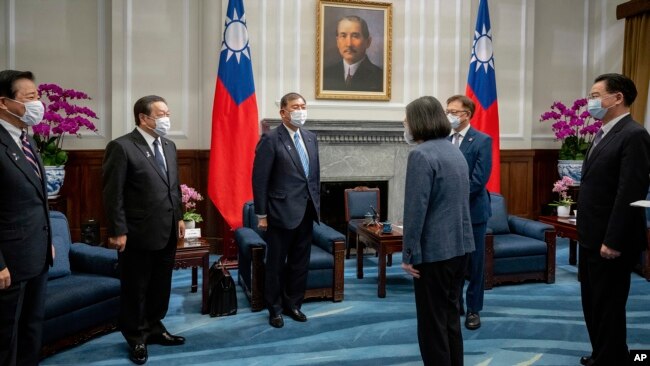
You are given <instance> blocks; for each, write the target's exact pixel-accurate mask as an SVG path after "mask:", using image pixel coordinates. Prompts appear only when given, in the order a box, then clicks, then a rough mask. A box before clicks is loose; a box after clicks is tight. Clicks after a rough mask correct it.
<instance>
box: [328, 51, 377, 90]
mask: <svg viewBox="0 0 650 366" xmlns="http://www.w3.org/2000/svg"><path fill="white" fill-rule="evenodd" d="M345 79H346V78H345V69H344V67H343V61H339V62H337V63H335V64H332V65H328V66H327V67H325V69H324V70H323V90H343V91H367V92H381V91H383V90H384V72H383V70H382V69H381V68H380V67H379V66H377V65H375V64H373V63H372V62H370V60H369V59H368V57H366V58H364V59H363V61H361V64H360V65H359V68H358V69H357V71H356V72H355V73H354V75H352V78H351V80H350V84H349V85H347V84H346V83H345Z"/></svg>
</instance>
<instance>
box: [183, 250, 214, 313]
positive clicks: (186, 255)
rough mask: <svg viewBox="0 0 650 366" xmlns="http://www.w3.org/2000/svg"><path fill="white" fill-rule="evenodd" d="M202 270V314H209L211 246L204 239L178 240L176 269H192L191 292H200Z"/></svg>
mask: <svg viewBox="0 0 650 366" xmlns="http://www.w3.org/2000/svg"><path fill="white" fill-rule="evenodd" d="M199 267H200V268H201V273H202V278H201V314H207V313H208V296H209V289H208V278H209V275H208V274H209V270H210V245H209V244H208V242H207V240H205V239H203V238H198V239H187V240H185V239H178V243H177V244H176V257H175V258H174V269H185V268H191V269H192V286H191V290H190V291H191V292H197V290H198V268H199Z"/></svg>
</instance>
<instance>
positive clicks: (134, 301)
mask: <svg viewBox="0 0 650 366" xmlns="http://www.w3.org/2000/svg"><path fill="white" fill-rule="evenodd" d="M175 228H176V225H172V233H171V234H170V236H169V241H168V243H167V245H166V246H165V247H164V248H163V249H160V250H141V249H133V248H132V247H131V248H130V247H129V241H128V238H127V242H126V249H125V250H124V251H123V252H122V253H119V255H118V260H119V265H120V283H121V293H120V315H119V319H118V322H119V326H120V330H121V332H122V335H123V336H124V338H125V339H126V341H127V342H128V343H129V345H131V346H134V345H136V344H139V343H146V342H147V338H149V336H151V335H158V334H161V333H163V332H165V331H166V329H165V326H164V325H163V324H162V319H163V318H164V317H165V315H167V309H168V307H169V296H170V294H171V283H172V271H173V268H174V257H175V255H176V244H177V243H176V240H177V239H176V233H175V232H174V230H175Z"/></svg>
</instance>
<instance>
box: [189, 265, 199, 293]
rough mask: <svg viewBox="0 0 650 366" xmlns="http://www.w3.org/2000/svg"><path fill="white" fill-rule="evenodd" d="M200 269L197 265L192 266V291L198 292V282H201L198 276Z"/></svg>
mask: <svg viewBox="0 0 650 366" xmlns="http://www.w3.org/2000/svg"><path fill="white" fill-rule="evenodd" d="M198 277H199V276H198V269H197V268H196V267H192V287H191V289H190V292H196V290H197V289H198V288H199V286H198V283H199V278H198Z"/></svg>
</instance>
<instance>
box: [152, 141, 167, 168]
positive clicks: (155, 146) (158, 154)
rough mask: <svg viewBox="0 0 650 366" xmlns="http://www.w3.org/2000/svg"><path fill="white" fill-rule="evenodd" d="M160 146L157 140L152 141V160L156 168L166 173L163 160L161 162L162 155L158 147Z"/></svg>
mask: <svg viewBox="0 0 650 366" xmlns="http://www.w3.org/2000/svg"><path fill="white" fill-rule="evenodd" d="M159 145H160V142H159V141H158V139H155V140H153V158H154V160H155V161H156V163H157V164H158V167H159V168H160V170H161V171H162V172H163V173H167V167H165V160H163V157H162V153H161V152H160V149H159V148H158V146H159Z"/></svg>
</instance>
